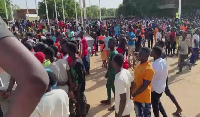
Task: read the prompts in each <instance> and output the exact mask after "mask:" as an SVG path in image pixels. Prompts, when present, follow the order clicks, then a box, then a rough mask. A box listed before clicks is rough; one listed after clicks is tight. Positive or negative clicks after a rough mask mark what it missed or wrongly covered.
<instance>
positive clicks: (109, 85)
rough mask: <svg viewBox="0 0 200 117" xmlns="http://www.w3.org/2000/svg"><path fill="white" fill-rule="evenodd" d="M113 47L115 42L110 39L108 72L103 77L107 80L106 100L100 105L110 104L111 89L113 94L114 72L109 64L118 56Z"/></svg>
mask: <svg viewBox="0 0 200 117" xmlns="http://www.w3.org/2000/svg"><path fill="white" fill-rule="evenodd" d="M115 46H116V41H115V39H114V38H112V39H110V40H109V42H108V47H109V48H110V53H109V60H108V70H107V73H106V75H105V77H106V78H107V84H106V88H107V96H108V98H107V100H102V101H101V103H102V104H111V89H112V91H113V93H115V86H114V81H115V74H116V73H115V70H114V68H113V66H112V64H111V62H112V59H113V57H114V56H115V55H116V54H118V52H117V51H116V50H115Z"/></svg>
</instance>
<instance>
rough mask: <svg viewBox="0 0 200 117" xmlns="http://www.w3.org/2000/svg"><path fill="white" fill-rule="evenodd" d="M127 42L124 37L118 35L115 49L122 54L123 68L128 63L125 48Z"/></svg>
mask: <svg viewBox="0 0 200 117" xmlns="http://www.w3.org/2000/svg"><path fill="white" fill-rule="evenodd" d="M126 45H127V42H126V39H125V38H122V37H120V39H119V47H118V48H117V49H116V50H117V51H118V53H119V54H122V55H123V56H124V63H123V68H124V69H128V68H129V63H128V50H127V47H126Z"/></svg>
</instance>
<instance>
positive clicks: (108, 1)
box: [11, 0, 123, 9]
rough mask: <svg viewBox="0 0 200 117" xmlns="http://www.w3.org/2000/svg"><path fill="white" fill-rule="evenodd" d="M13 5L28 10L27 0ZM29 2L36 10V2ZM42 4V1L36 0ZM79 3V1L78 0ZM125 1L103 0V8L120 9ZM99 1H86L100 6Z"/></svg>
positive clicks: (14, 2) (16, 0)
mask: <svg viewBox="0 0 200 117" xmlns="http://www.w3.org/2000/svg"><path fill="white" fill-rule="evenodd" d="M11 1H12V2H13V4H17V5H18V6H19V7H20V8H22V9H26V0H11ZM27 1H28V8H30V9H34V8H36V7H35V0H27ZM36 1H37V2H40V1H42V0H36ZM76 1H77V2H78V1H79V0H76ZM122 1H123V0H101V7H105V8H118V6H119V5H120V4H121V3H122ZM98 4H99V0H86V6H90V5H98Z"/></svg>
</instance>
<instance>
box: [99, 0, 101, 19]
mask: <svg viewBox="0 0 200 117" xmlns="http://www.w3.org/2000/svg"><path fill="white" fill-rule="evenodd" d="M99 19H100V21H101V0H99Z"/></svg>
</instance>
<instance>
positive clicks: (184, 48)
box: [176, 32, 192, 74]
mask: <svg viewBox="0 0 200 117" xmlns="http://www.w3.org/2000/svg"><path fill="white" fill-rule="evenodd" d="M186 38H187V33H186V32H182V40H180V42H179V50H180V52H179V72H177V73H176V74H180V73H182V69H183V67H184V66H186V65H187V66H188V67H189V70H191V65H192V64H191V63H188V62H186V61H185V59H187V58H188V48H189V47H190V41H189V40H188V39H186Z"/></svg>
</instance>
